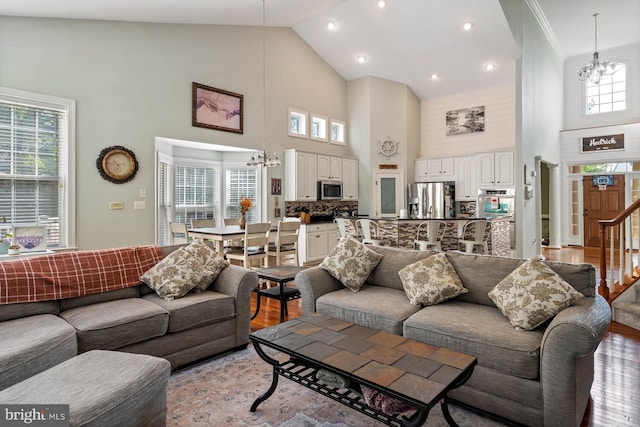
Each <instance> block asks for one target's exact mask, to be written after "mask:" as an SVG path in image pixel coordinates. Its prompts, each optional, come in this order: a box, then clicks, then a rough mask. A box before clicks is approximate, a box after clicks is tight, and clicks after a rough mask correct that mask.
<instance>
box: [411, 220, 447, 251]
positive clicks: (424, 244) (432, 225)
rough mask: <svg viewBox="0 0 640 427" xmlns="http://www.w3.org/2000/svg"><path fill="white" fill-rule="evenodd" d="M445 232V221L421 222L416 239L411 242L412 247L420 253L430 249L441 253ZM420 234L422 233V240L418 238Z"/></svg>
mask: <svg viewBox="0 0 640 427" xmlns="http://www.w3.org/2000/svg"><path fill="white" fill-rule="evenodd" d="M446 231H447V223H446V222H445V221H439V220H433V221H424V222H421V223H420V225H418V232H417V233H416V239H415V240H414V241H413V247H414V248H418V249H420V250H421V251H426V250H428V249H430V248H435V249H436V250H437V251H442V239H443V238H444V233H445V232H446ZM420 233H422V238H420ZM425 237H426V239H425Z"/></svg>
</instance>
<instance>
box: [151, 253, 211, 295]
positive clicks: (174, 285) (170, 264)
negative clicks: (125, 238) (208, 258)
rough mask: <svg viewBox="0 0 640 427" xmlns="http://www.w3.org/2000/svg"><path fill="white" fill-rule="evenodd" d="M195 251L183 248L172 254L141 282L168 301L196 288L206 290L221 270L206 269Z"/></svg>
mask: <svg viewBox="0 0 640 427" xmlns="http://www.w3.org/2000/svg"><path fill="white" fill-rule="evenodd" d="M190 246H191V245H190ZM194 251H195V252H198V251H199V250H198V249H194ZM194 251H191V250H189V249H187V247H183V248H180V249H178V250H176V251H173V252H171V253H170V254H169V255H167V256H166V257H165V258H164V259H163V260H162V261H160V262H159V263H157V264H156V265H154V266H153V267H152V268H150V269H149V270H148V271H147V272H146V273H144V274H143V275H142V276H141V277H140V280H142V281H143V282H144V283H146V284H147V285H149V287H150V288H151V289H153V290H155V291H156V293H157V294H158V295H159V296H161V297H162V298H164V299H166V300H168V301H170V300H172V299H174V298H180V297H182V296H184V295H186V294H187V292H189V291H190V290H191V289H194V288H196V287H199V286H202V287H204V288H206V286H208V285H209V284H211V282H213V280H215V278H216V277H217V276H218V274H219V273H220V271H221V269H219V270H216V271H214V270H211V269H209V268H207V267H205V265H204V263H203V259H201V258H200V257H199V255H198V256H196V255H195V253H194Z"/></svg>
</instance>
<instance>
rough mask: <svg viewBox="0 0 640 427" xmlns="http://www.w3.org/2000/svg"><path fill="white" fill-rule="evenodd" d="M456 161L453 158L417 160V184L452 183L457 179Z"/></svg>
mask: <svg viewBox="0 0 640 427" xmlns="http://www.w3.org/2000/svg"><path fill="white" fill-rule="evenodd" d="M454 163H455V161H454V159H453V158H452V157H447V158H442V159H416V161H415V178H416V182H426V181H450V180H453V179H455V177H456V176H455V169H454V167H455V165H454Z"/></svg>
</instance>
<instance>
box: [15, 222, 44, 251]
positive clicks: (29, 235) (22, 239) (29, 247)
mask: <svg viewBox="0 0 640 427" xmlns="http://www.w3.org/2000/svg"><path fill="white" fill-rule="evenodd" d="M13 244H14V245H19V246H20V250H21V251H22V252H38V251H46V250H47V226H46V225H14V226H13Z"/></svg>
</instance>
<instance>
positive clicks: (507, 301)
mask: <svg viewBox="0 0 640 427" xmlns="http://www.w3.org/2000/svg"><path fill="white" fill-rule="evenodd" d="M583 297H584V295H582V294H581V293H580V292H578V291H576V290H575V289H574V288H573V287H572V286H571V285H569V284H568V283H567V282H565V281H564V280H563V279H562V277H560V276H559V275H558V274H557V273H556V272H555V271H553V270H552V269H551V268H550V267H548V266H547V265H545V264H544V263H543V262H542V261H540V260H539V259H538V258H531V259H529V260H528V261H526V262H525V263H523V264H522V265H521V266H520V267H518V268H516V269H515V270H513V271H512V272H511V273H509V275H508V276H507V277H505V278H504V279H502V280H501V281H500V283H498V284H497V285H496V286H495V287H494V288H493V289H492V290H491V291H490V292H489V298H491V300H492V301H493V302H494V303H495V305H496V306H497V307H498V308H499V309H500V311H501V312H502V314H504V315H505V316H506V317H507V318H508V319H509V322H511V325H513V327H515V328H516V329H524V330H526V331H530V330H532V329H535V328H537V327H538V326H540V325H541V324H543V323H544V322H546V321H547V320H549V319H551V318H552V317H554V316H555V315H556V314H558V313H559V312H560V311H561V310H562V309H564V308H566V307H568V306H570V305H571V304H573V303H574V302H576V301H578V300H579V299H580V298H583Z"/></svg>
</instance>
